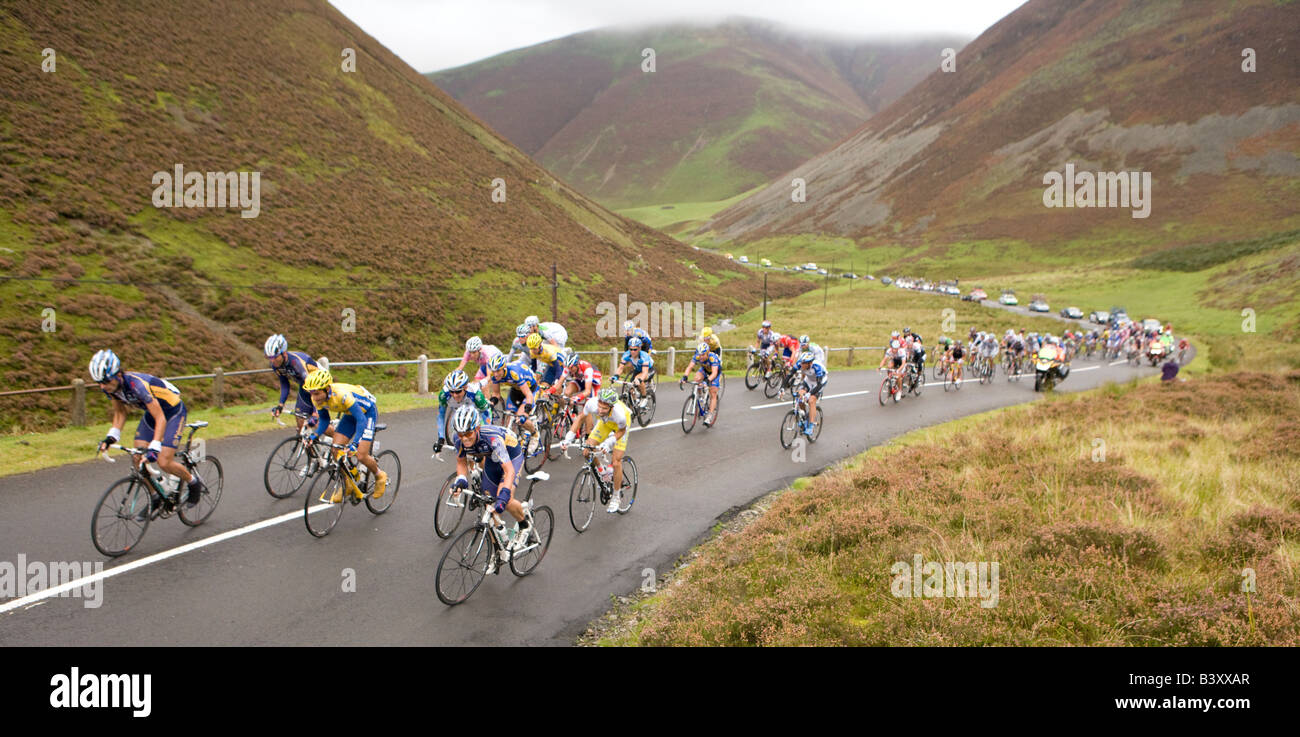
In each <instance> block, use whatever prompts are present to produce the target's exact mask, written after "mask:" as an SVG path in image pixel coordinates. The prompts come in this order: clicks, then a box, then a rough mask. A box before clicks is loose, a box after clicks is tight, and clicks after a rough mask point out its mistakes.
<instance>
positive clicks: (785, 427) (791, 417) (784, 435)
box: [781, 410, 799, 450]
mask: <svg viewBox="0 0 1300 737" xmlns="http://www.w3.org/2000/svg"><path fill="white" fill-rule="evenodd" d="M797 437H799V413H798V412H795V411H794V410H790V411H789V412H786V413H785V417H784V418H783V419H782V420H781V447H782V448H785V449H786V450H789V449H790V446H791V445H794V439H795V438H797Z"/></svg>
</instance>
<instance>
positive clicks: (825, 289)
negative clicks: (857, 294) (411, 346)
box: [822, 260, 835, 307]
mask: <svg viewBox="0 0 1300 737" xmlns="http://www.w3.org/2000/svg"><path fill="white" fill-rule="evenodd" d="M834 270H835V261H834V260H831V267H830V268H829V269H827V270H826V278H825V279H823V280H822V284H823V287H822V307H825V306H826V293H827V292H829V291H830V290H831V272H832V271H834Z"/></svg>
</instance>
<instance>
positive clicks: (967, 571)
mask: <svg viewBox="0 0 1300 737" xmlns="http://www.w3.org/2000/svg"><path fill="white" fill-rule="evenodd" d="M889 572H890V573H891V574H893V576H894V580H893V583H891V584H890V586H889V591H890V593H892V594H893V595H894V596H897V597H899V598H900V599H912V598H916V599H920V598H926V599H935V598H953V597H959V598H966V597H976V596H977V597H979V599H980V606H982V607H984V608H985V609H991V608H993V607H995V606H997V605H998V563H997V561H993V562H992V563H990V562H988V561H983V560H982V561H979V562H978V563H976V562H974V561H970V562H966V563H962V562H960V561H956V562H954V561H948V562H946V563H939V562H937V561H933V560H932V561H925V560H923V559H922V558H921V554H920V553H917V554H916V555H914V556H912V563H911V565H909V564H907V563H906V562H904V561H901V560H900V561H898V562H897V563H895V564H894V565H893V566H892V567H890V569H889Z"/></svg>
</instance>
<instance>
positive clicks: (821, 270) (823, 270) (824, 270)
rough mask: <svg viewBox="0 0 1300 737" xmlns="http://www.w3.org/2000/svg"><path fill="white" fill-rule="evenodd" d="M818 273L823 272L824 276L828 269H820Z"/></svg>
mask: <svg viewBox="0 0 1300 737" xmlns="http://www.w3.org/2000/svg"><path fill="white" fill-rule="evenodd" d="M817 273H818V274H821V275H822V276H826V269H818V270H817Z"/></svg>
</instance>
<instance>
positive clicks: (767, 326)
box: [763, 320, 772, 330]
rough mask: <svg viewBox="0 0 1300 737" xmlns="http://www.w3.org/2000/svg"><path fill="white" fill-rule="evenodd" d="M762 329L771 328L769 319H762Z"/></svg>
mask: <svg viewBox="0 0 1300 737" xmlns="http://www.w3.org/2000/svg"><path fill="white" fill-rule="evenodd" d="M763 329H764V330H771V329H772V321H771V320H764V321H763Z"/></svg>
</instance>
